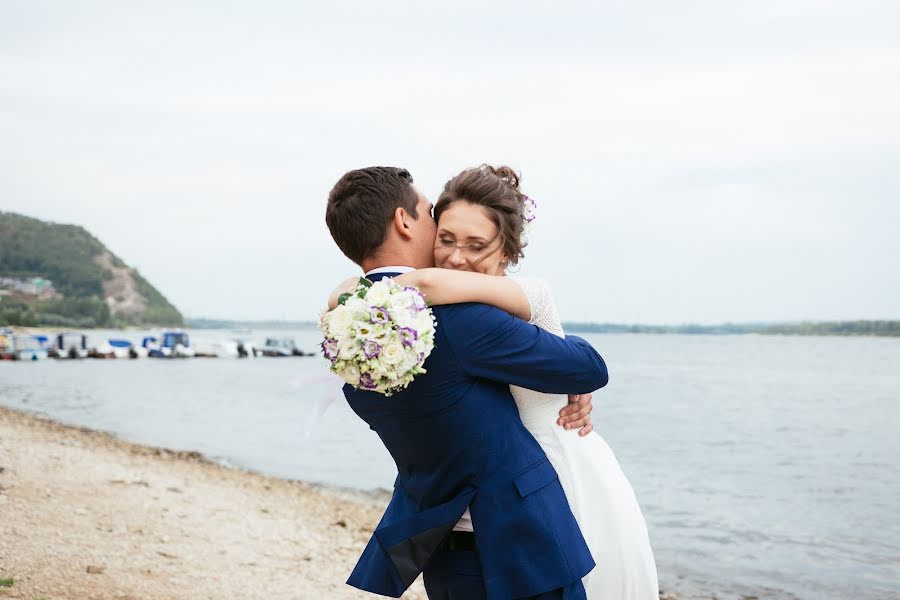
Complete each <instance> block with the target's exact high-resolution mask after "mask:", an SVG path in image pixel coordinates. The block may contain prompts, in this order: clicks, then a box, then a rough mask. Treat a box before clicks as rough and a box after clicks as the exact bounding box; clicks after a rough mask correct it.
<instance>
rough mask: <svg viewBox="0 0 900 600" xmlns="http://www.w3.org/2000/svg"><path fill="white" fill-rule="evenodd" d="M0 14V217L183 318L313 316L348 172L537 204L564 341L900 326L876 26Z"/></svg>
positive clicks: (339, 267) (495, 9)
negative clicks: (891, 260) (708, 327)
mask: <svg viewBox="0 0 900 600" xmlns="http://www.w3.org/2000/svg"><path fill="white" fill-rule="evenodd" d="M3 10H4V13H5V15H4V18H2V19H0V139H2V141H0V194H2V203H3V208H4V209H5V210H18V211H20V212H24V213H26V214H31V215H35V216H38V217H41V218H46V219H51V220H57V221H66V222H76V223H79V224H82V225H84V226H85V227H87V228H88V229H89V230H91V231H92V232H94V233H95V234H96V235H98V237H100V239H101V240H103V241H104V242H106V243H107V244H108V245H109V246H110V247H111V248H112V249H113V251H115V252H117V253H119V254H120V255H121V256H122V257H123V258H124V259H125V260H126V261H127V262H129V263H131V264H136V265H137V266H138V267H139V268H141V270H142V271H143V272H144V274H145V275H146V276H147V277H148V278H149V279H150V280H151V281H152V282H153V283H154V284H156V285H157V286H158V287H159V288H161V289H162V290H163V292H164V293H166V294H167V295H168V296H169V297H170V299H172V300H173V301H174V302H175V303H176V304H177V305H178V306H179V307H180V308H182V309H184V310H185V311H186V312H188V313H190V314H192V315H209V316H223V317H236V318H245V317H248V318H265V317H279V318H300V319H302V318H312V317H313V316H314V314H315V312H316V310H317V309H318V307H319V306H320V305H321V303H322V299H323V297H324V294H325V293H326V292H327V291H328V290H330V288H331V287H332V286H333V285H334V283H335V282H337V281H339V280H340V279H342V278H343V277H344V276H346V275H347V274H348V273H351V272H352V269H353V267H352V265H351V264H350V263H349V262H348V261H346V259H344V258H343V257H342V256H341V255H340V254H339V253H338V252H337V250H336V249H334V248H333V246H332V243H331V240H330V237H329V236H328V233H327V230H326V229H325V228H324V225H323V222H322V221H323V212H324V200H325V197H326V195H327V192H328V189H329V188H330V186H331V185H332V184H333V182H334V181H335V180H336V179H337V178H338V177H339V176H340V174H341V173H342V172H343V171H345V170H347V169H349V168H354V167H358V166H365V165H370V164H399V165H403V166H407V167H408V168H410V169H411V170H412V171H413V173H414V175H415V176H416V179H417V182H418V183H419V185H420V187H421V189H423V190H424V191H425V192H426V194H428V195H429V196H432V197H434V196H436V194H437V192H438V191H439V189H440V188H441V186H442V185H443V183H444V181H446V179H447V178H449V177H450V176H452V175H453V174H454V173H455V172H457V171H458V170H460V169H461V168H463V167H466V166H470V165H473V164H478V163H480V162H484V161H489V162H502V163H507V164H511V165H513V166H514V167H516V168H517V169H520V170H521V171H522V172H523V174H524V176H525V179H524V185H525V186H526V190H527V191H528V192H529V193H530V194H532V195H534V196H535V197H538V198H540V199H541V200H543V202H542V204H541V207H542V211H543V212H542V214H541V215H540V217H539V219H540V221H539V225H538V229H537V230H536V232H535V235H534V243H533V245H532V248H530V251H529V253H528V258H527V259H526V261H525V262H524V263H523V268H522V273H523V274H529V275H542V276H545V277H547V278H548V279H550V280H551V281H552V283H553V284H554V286H555V288H556V290H557V296H558V298H559V301H560V304H561V306H562V308H563V312H564V315H565V316H566V317H567V318H571V319H575V320H599V321H607V320H609V321H626V322H633V321H654V322H657V321H659V322H681V321H701V322H712V321H721V320H750V319H761V320H764V319H791V318H804V317H809V318H850V317H873V318H874V317H895V318H896V317H898V316H900V315H898V314H897V312H896V311H897V309H896V307H897V306H900V302H898V301H900V283H897V282H895V281H894V280H895V279H896V278H894V277H891V276H890V274H889V273H887V272H886V270H885V269H884V268H882V267H880V266H879V265H883V264H885V257H886V256H890V255H893V256H896V255H897V254H898V251H900V242H898V241H897V240H896V236H895V235H894V231H893V229H894V228H893V226H892V223H895V222H896V219H897V217H898V216H900V215H898V208H897V204H896V202H895V200H894V199H895V198H896V196H897V191H898V189H900V181H898V179H900V176H898V175H897V174H896V173H895V171H896V169H895V168H894V167H893V165H895V164H897V162H898V159H900V148H898V140H900V136H898V134H900V111H898V109H897V108H896V107H897V106H900V84H898V83H897V82H898V81H900V77H898V75H900V44H898V43H897V41H896V35H895V31H894V29H893V27H892V23H896V22H897V17H900V8H898V6H897V5H896V3H889V2H873V1H870V2H854V3H850V2H838V1H833V2H811V1H806V0H791V1H784V2H758V3H752V4H746V3H722V2H717V3H714V2H687V3H678V4H672V3H665V2H655V3H651V4H646V3H645V4H642V5H641V6H639V7H638V6H633V5H626V4H623V3H618V2H602V3H595V4H592V5H585V4H582V3H554V4H553V5H548V4H546V3H521V2H518V3H512V2H502V3H491V4H490V5H483V4H476V3H474V2H462V3H454V4H453V5H447V4H445V3H433V2H423V3H416V4H414V5H405V6H401V5H389V4H388V5H385V4H371V3H368V4H366V3H356V4H354V3H346V4H341V5H340V6H325V5H322V6H316V7H312V8H311V7H308V6H302V5H298V4H296V3H289V2H268V3H261V4H256V5H254V6H253V7H249V6H244V7H242V6H236V5H229V6H223V5H221V4H219V3H204V2H194V3H166V2H163V3H154V4H153V5H152V6H151V5H141V6H137V5H127V4H122V3H114V2H89V3H78V4H77V5H74V4H71V3H34V2H12V3H6V4H5V5H4V9H3ZM585 282H588V283H585ZM586 285H587V287H585V286H586ZM598 298H602V300H599V301H598Z"/></svg>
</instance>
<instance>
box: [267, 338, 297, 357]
mask: <svg viewBox="0 0 900 600" xmlns="http://www.w3.org/2000/svg"><path fill="white" fill-rule="evenodd" d="M259 350H260V352H262V355H263V356H306V355H305V354H304V353H303V351H302V350H300V349H299V348H297V344H296V342H294V340H293V339H291V338H266V343H265V344H263V346H262V347H261V348H260V349H259Z"/></svg>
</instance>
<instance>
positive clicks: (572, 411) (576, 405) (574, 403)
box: [556, 394, 594, 437]
mask: <svg viewBox="0 0 900 600" xmlns="http://www.w3.org/2000/svg"><path fill="white" fill-rule="evenodd" d="M593 398H594V396H593V394H569V405H568V406H566V407H565V408H563V409H562V410H561V411H559V419H558V420H557V421H556V424H557V425H559V426H560V427H564V428H565V429H569V430H571V429H576V428H578V427H580V428H581V430H580V431H579V432H578V435H580V436H582V437H584V436H586V435H587V434H589V433H590V432H592V431H593V430H594V426H593V425H592V424H591V411H593V410H594V405H593V403H592V402H591V400H592V399H593Z"/></svg>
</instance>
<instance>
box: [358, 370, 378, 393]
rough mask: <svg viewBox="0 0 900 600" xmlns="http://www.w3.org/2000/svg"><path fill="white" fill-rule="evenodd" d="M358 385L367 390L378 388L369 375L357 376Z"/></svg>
mask: <svg viewBox="0 0 900 600" xmlns="http://www.w3.org/2000/svg"><path fill="white" fill-rule="evenodd" d="M359 385H360V387H363V388H365V389H367V390H374V389H375V388H377V387H378V384H377V383H375V380H374V379H372V374H371V373H363V374H362V375H360V376H359Z"/></svg>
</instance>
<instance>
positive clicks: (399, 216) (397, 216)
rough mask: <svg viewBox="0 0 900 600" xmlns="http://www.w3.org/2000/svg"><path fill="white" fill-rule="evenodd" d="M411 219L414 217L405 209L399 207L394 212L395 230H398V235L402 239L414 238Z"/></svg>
mask: <svg viewBox="0 0 900 600" xmlns="http://www.w3.org/2000/svg"><path fill="white" fill-rule="evenodd" d="M411 219H412V216H410V214H409V213H408V212H406V209H405V208H403V207H397V210H395V211H394V229H396V230H397V233H398V234H400V236H401V237H402V238H404V239H407V240H409V239H412V237H413V232H412V228H411V227H410V225H409V221H410V220H411Z"/></svg>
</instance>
